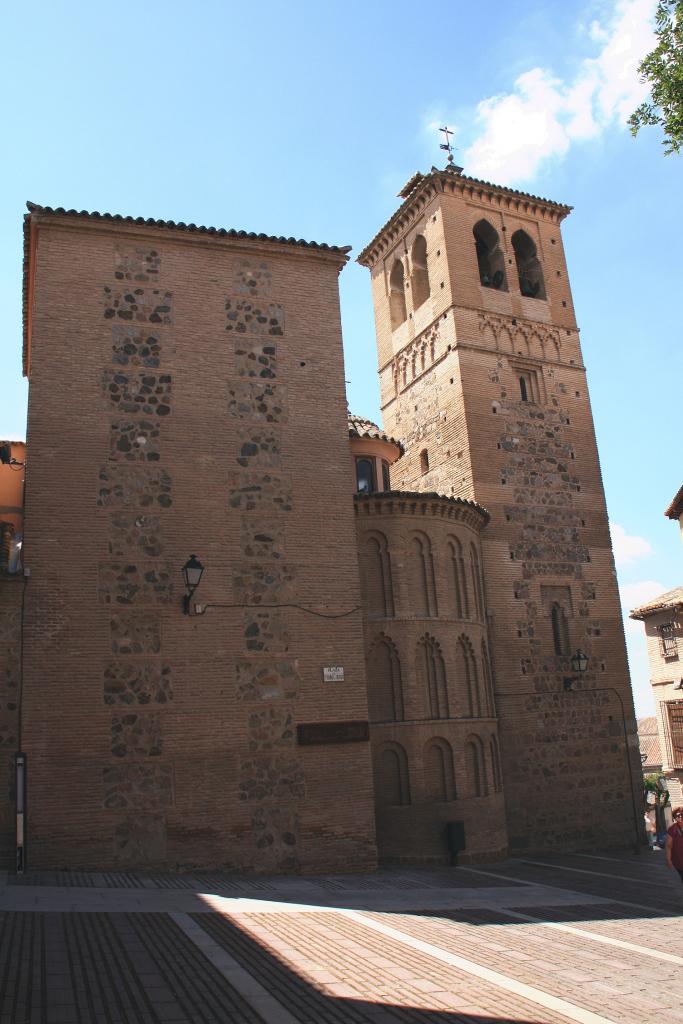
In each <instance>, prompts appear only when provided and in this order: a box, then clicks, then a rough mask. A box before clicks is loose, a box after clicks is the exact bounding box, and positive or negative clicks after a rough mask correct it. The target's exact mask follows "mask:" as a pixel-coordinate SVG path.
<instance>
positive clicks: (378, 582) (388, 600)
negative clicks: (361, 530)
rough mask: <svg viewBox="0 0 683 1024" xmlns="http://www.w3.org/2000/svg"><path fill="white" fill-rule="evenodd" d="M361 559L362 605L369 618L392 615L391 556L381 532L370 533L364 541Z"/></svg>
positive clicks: (391, 616)
mask: <svg viewBox="0 0 683 1024" xmlns="http://www.w3.org/2000/svg"><path fill="white" fill-rule="evenodd" d="M364 554H365V558H363V559H362V562H361V565H362V571H363V583H364V593H363V599H364V605H365V609H366V613H367V615H368V617H369V618H371V619H372V618H375V619H377V618H379V619H387V618H393V615H394V592H393V581H392V574H391V556H390V554H389V546H388V544H387V539H386V537H385V536H384V534H383V533H379V532H378V533H372V534H370V535H369V536H368V537H367V538H366V541H365V549H364Z"/></svg>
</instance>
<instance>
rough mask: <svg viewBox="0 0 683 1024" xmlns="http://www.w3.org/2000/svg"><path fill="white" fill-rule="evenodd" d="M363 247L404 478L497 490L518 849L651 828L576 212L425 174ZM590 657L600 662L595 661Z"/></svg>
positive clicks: (424, 486) (494, 587)
mask: <svg viewBox="0 0 683 1024" xmlns="http://www.w3.org/2000/svg"><path fill="white" fill-rule="evenodd" d="M399 196H400V199H401V200H402V204H401V206H400V207H399V209H398V210H397V211H396V213H395V214H394V215H393V216H392V217H391V219H390V220H389V221H388V223H387V224H385V226H384V227H383V228H382V229H381V230H380V232H379V233H378V234H377V235H376V236H375V238H374V239H373V240H372V241H371V242H370V244H369V245H368V246H367V247H366V248H365V249H364V250H363V252H362V253H361V255H360V257H359V262H360V263H361V264H362V265H363V266H366V267H368V268H369V269H370V272H371V275H372V288H373V302H374V309H375V320H376V332H377V348H378V357H379V375H380V387H381V403H382V415H383V425H384V429H385V430H386V431H387V433H389V434H390V435H392V436H394V437H397V438H400V439H401V441H402V443H403V445H404V447H405V454H404V455H403V457H402V458H401V459H399V460H398V462H396V463H395V464H394V465H393V466H392V468H391V483H392V487H393V488H396V489H401V490H410V491H428V492H430V491H431V492H434V491H436V492H438V493H440V494H445V495H448V496H455V497H460V498H467V499H471V500H474V501H476V502H478V503H479V504H480V505H483V506H484V507H485V508H486V509H488V511H489V512H490V514H491V521H490V524H489V525H488V527H487V528H486V530H485V531H484V534H483V548H484V574H485V584H486V604H487V613H488V621H489V628H490V635H491V642H492V647H493V660H494V673H495V690H496V704H497V713H498V717H499V724H500V730H499V732H500V742H501V750H502V759H503V775H504V789H505V797H506V809H507V825H508V833H509V837H510V848H511V851H512V852H517V853H519V852H523V851H528V852H531V851H533V850H536V851H538V852H542V851H552V850H558V851H560V850H567V849H580V848H582V847H588V846H596V845H600V846H603V847H604V846H609V845H612V846H615V847H616V846H619V845H622V846H623V845H625V844H626V843H628V842H629V841H636V840H637V839H638V836H639V834H640V820H639V819H640V814H639V813H638V810H637V808H638V806H639V804H638V803H637V797H636V794H637V793H638V792H639V789H638V787H637V783H636V780H637V778H638V777H639V771H640V763H639V756H638V742H637V735H636V727H635V719H634V713H633V703H632V697H631V689H630V681H629V675H628V665H627V661H626V651H625V644H624V635H623V626H622V620H621V613H620V606H619V600H618V593H617V583H616V576H615V571H614V560H613V556H612V549H611V541H610V535H609V529H608V521H607V510H606V507H605V497H604V491H603V485H602V479H601V475H600V466H599V461H598V452H597V447H596V441H595V435H594V429H593V419H592V415H591V408H590V400H589V396H588V389H587V383H586V372H585V367H584V364H583V359H582V355H581V347H580V344H579V331H578V328H577V325H576V319H575V316H574V309H573V303H572V296H571V290H570V286H569V279H568V275H567V267H566V263H565V257H564V250H563V244H562V236H561V231H560V227H561V223H562V221H563V220H564V218H565V217H566V216H567V215H568V214H569V212H570V210H571V207H569V206H565V205H563V204H560V203H556V202H552V201H550V200H547V199H542V198H539V197H537V196H532V195H528V194H527V193H523V192H518V191H514V190H512V189H509V188H505V187H501V186H497V185H491V184H490V183H488V182H484V181H479V180H477V179H474V178H471V177H468V176H467V175H465V174H463V173H462V168H458V167H456V166H454V165H453V164H452V162H449V166H448V167H447V168H446V169H445V170H438V169H437V168H432V170H431V171H430V172H429V173H428V174H425V175H422V174H416V175H414V176H413V177H412V178H411V179H410V181H409V182H408V183H407V184H406V186H405V187H404V188H403V189H402V191H401V192H400V193H399ZM581 655H585V656H586V657H581Z"/></svg>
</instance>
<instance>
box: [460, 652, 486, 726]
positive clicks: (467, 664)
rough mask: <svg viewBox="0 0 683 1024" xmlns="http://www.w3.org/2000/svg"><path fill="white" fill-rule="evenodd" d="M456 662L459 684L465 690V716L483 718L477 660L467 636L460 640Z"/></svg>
mask: <svg viewBox="0 0 683 1024" xmlns="http://www.w3.org/2000/svg"><path fill="white" fill-rule="evenodd" d="M455 663H456V671H457V680H458V684H459V686H462V688H463V690H464V696H465V700H464V706H465V718H481V717H482V710H483V709H482V699H481V688H480V685H479V673H478V671H477V661H476V658H475V657H474V651H473V650H472V644H471V643H470V641H469V640H468V638H467V637H466V636H461V637H460V639H459V640H458V643H457V646H456V652H455Z"/></svg>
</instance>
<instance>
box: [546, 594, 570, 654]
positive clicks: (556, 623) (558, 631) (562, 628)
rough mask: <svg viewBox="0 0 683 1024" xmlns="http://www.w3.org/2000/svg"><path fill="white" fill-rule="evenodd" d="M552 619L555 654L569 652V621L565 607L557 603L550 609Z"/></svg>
mask: <svg viewBox="0 0 683 1024" xmlns="http://www.w3.org/2000/svg"><path fill="white" fill-rule="evenodd" d="M550 621H551V624H552V627H553V646H554V648H555V654H569V623H568V622H567V616H566V614H565V611H564V608H562V607H561V606H560V605H559V604H557V603H556V604H554V605H553V606H552V608H551V609H550Z"/></svg>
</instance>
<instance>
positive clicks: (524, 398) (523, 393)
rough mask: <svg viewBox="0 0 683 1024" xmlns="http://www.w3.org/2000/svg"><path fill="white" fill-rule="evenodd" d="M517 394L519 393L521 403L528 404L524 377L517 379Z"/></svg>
mask: <svg viewBox="0 0 683 1024" xmlns="http://www.w3.org/2000/svg"><path fill="white" fill-rule="evenodd" d="M519 393H520V395H521V397H522V401H523V402H528V401H529V395H528V394H527V389H526V380H525V379H524V377H520V378H519Z"/></svg>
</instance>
